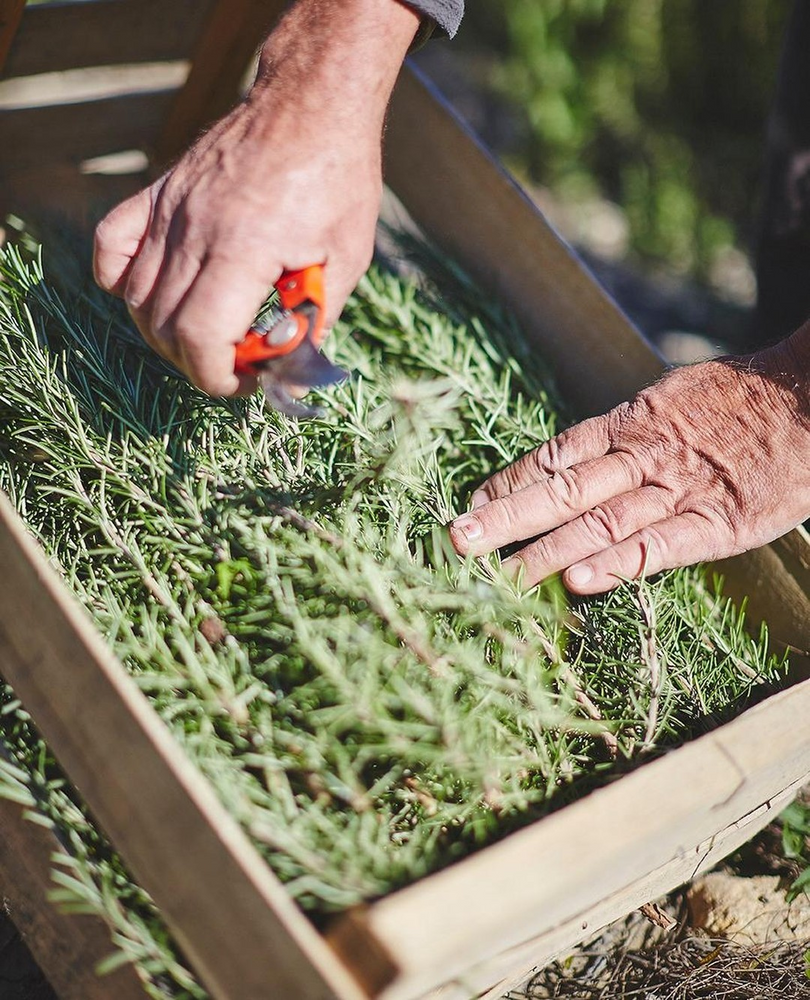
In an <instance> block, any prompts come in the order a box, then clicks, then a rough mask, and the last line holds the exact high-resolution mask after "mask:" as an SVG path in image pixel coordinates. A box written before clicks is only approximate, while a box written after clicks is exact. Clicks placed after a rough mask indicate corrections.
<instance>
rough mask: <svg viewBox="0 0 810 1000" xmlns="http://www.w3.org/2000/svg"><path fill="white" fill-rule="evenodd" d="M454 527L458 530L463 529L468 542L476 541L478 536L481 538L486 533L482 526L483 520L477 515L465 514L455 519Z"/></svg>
mask: <svg viewBox="0 0 810 1000" xmlns="http://www.w3.org/2000/svg"><path fill="white" fill-rule="evenodd" d="M452 527H453V528H455V529H456V531H461V532H463V534H464V537H465V538H466V539H467V541H468V542H474V541H475V540H476V538H480V537H481V535H483V533H484V529H483V527H482V526H481V522H480V521H479V520H478V518H477V517H470V515H469V514H465V515H464V516H463V517H460V518H458V519H457V520H456V521H453V525H452Z"/></svg>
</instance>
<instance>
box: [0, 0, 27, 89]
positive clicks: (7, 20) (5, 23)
mask: <svg viewBox="0 0 810 1000" xmlns="http://www.w3.org/2000/svg"><path fill="white" fill-rule="evenodd" d="M24 8H25V0H0V73H2V72H3V67H4V66H5V64H6V59H7V58H8V54H9V52H10V51H11V44H12V42H13V41H14V36H15V35H16V34H17V31H18V29H19V27H20V21H21V20H22V15H23V10H24Z"/></svg>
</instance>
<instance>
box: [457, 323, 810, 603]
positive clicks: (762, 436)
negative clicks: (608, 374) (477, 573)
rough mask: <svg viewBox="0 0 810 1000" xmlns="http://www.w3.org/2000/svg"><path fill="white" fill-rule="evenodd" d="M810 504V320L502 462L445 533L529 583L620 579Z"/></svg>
mask: <svg viewBox="0 0 810 1000" xmlns="http://www.w3.org/2000/svg"><path fill="white" fill-rule="evenodd" d="M808 516H810V324H808V325H806V326H805V327H803V328H802V329H801V330H800V331H799V332H798V333H796V334H794V335H793V337H791V338H790V339H789V340H788V341H785V342H784V343H783V344H780V345H779V346H778V347H776V348H772V349H770V350H768V351H763V352H760V353H759V354H755V355H753V356H752V357H748V358H724V359H719V360H716V361H709V362H704V363H702V364H698V365H694V366H693V367H689V368H681V369H678V370H676V371H673V372H671V373H669V374H668V375H666V376H665V377H664V378H663V379H662V380H661V381H660V382H657V383H656V384H654V385H652V386H650V387H649V388H647V389H645V390H644V391H643V392H641V393H640V394H639V395H638V396H636V398H635V399H634V400H632V402H629V403H624V404H622V405H621V406H618V407H616V408H615V409H614V410H611V411H610V412H609V413H607V414H605V415H604V416H600V417H594V418H592V419H590V420H586V421H584V422H583V423H581V424H578V425H576V426H574V427H572V428H570V429H569V430H566V431H564V432H563V433H561V434H559V435H558V436H557V437H555V438H553V439H552V440H550V441H548V442H546V443H545V444H543V445H542V446H541V447H540V448H538V449H536V450H535V451H533V452H531V453H529V454H528V455H526V456H524V457H523V458H521V459H519V460H518V461H517V462H515V463H514V464H513V465H511V466H509V467H508V468H506V469H504V470H503V471H501V472H498V473H496V474H495V475H494V476H492V478H490V479H489V480H487V481H486V482H485V483H484V484H483V486H481V487H480V489H479V490H477V491H476V493H475V494H474V496H473V511H472V512H471V513H469V514H465V515H462V516H461V517H459V518H457V519H456V520H455V521H454V522H453V523H452V524H451V526H450V535H451V538H452V541H453V544H454V545H455V547H456V549H457V551H458V552H459V553H460V554H462V555H467V554H472V555H483V554H485V553H488V552H491V551H493V550H495V549H498V548H501V547H502V546H505V545H509V544H511V543H514V542H519V541H526V540H530V539H535V537H536V536H538V535H539V536H541V537H540V538H537V539H536V540H531V541H528V542H527V544H526V545H525V547H524V548H522V549H521V550H520V551H519V552H518V553H517V554H516V555H513V556H512V557H511V558H509V559H507V560H505V562H504V568H505V569H506V570H507V572H510V573H512V574H514V575H515V576H520V578H521V580H522V584H523V585H524V586H527V587H530V586H533V585H534V584H536V583H539V582H540V581H541V580H543V579H545V578H546V577H547V576H550V575H551V574H553V573H555V572H558V571H560V570H563V571H564V574H563V580H564V582H565V584H566V586H567V587H568V589H569V590H572V591H574V592H575V593H579V594H596V593H602V592H603V591H605V590H610V589H611V588H613V587H615V586H617V585H618V584H619V583H620V582H621V581H622V580H623V579H628V578H636V577H639V576H641V575H651V574H653V573H657V572H658V571H660V570H663V569H670V568H673V567H676V566H686V565H690V564H692V563H695V562H699V561H702V560H714V559H721V558H725V557H727V556H731V555H736V554H737V553H740V552H744V551H746V550H748V549H752V548H755V547H757V546H759V545H764V544H765V543H766V542H769V541H772V540H773V539H774V538H778V537H779V536H780V535H782V534H784V533H785V532H787V531H789V530H790V529H792V528H794V527H796V526H797V525H798V524H800V523H801V522H802V521H803V520H804V519H805V518H807V517H808Z"/></svg>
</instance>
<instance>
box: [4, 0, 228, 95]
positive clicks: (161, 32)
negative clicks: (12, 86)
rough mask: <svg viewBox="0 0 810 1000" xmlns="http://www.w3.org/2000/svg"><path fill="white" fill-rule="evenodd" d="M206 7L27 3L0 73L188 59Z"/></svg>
mask: <svg viewBox="0 0 810 1000" xmlns="http://www.w3.org/2000/svg"><path fill="white" fill-rule="evenodd" d="M210 7H211V2H210V0H94V2H93V3H86V2H85V3H76V2H72V3H71V2H68V3H54V4H46V5H44V6H34V7H28V8H27V9H26V11H25V13H24V15H23V18H22V23H21V24H20V27H19V30H18V32H17V36H16V38H15V39H14V44H13V45H12V46H11V49H10V52H9V55H8V59H7V61H6V65H5V71H4V74H3V75H4V76H7V77H14V76H31V75H35V74H37V73H53V72H57V71H62V70H71V69H82V68H85V67H89V66H109V65H126V64H131V63H151V62H162V61H164V60H165V61H169V60H175V59H187V58H188V57H189V55H190V53H191V51H192V49H193V47H194V44H195V42H196V38H197V35H198V34H199V31H200V28H201V25H202V23H203V21H204V19H205V17H206V15H207V14H208V11H209V9H210ZM0 62H2V60H0Z"/></svg>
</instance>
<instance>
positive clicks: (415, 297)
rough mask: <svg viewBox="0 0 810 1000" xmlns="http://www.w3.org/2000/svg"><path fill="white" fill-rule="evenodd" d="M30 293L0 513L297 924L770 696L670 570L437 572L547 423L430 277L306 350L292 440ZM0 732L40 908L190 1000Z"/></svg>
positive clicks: (392, 884)
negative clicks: (66, 591) (572, 598)
mask: <svg viewBox="0 0 810 1000" xmlns="http://www.w3.org/2000/svg"><path fill="white" fill-rule="evenodd" d="M59 264H60V269H61V271H62V274H63V276H62V278H61V279H60V281H59V282H57V281H56V280H55V279H53V278H49V277H48V276H47V275H45V274H44V273H43V268H42V265H41V260H40V257H39V254H38V253H37V252H36V251H35V250H32V248H31V246H30V245H29V246H28V249H27V250H24V249H20V248H19V247H18V248H14V247H9V248H7V249H6V250H5V251H4V253H3V257H2V276H3V280H2V283H1V284H0V487H2V489H4V490H5V491H6V492H7V493H8V494H9V496H10V497H11V499H12V501H13V503H14V504H15V506H16V508H17V510H18V511H19V512H20V514H21V515H22V517H23V518H24V520H25V522H26V524H27V525H28V527H29V529H30V530H31V531H32V533H33V534H34V535H35V536H36V537H37V538H38V539H39V541H40V542H41V544H42V545H43V547H44V548H45V550H46V551H47V553H48V554H49V555H50V556H51V558H52V559H53V561H54V563H55V564H56V565H57V566H58V567H59V568H60V569H61V572H62V575H63V577H64V580H65V582H66V584H67V585H68V586H69V587H70V589H71V590H72V591H73V592H74V593H75V594H76V595H77V597H78V598H79V600H80V601H81V602H82V603H83V604H84V606H85V607H86V608H87V610H88V612H89V613H90V615H92V617H93V619H94V621H95V623H96V625H97V627H98V628H99V630H100V631H101V633H102V634H103V635H104V636H106V638H107V640H108V642H109V644H110V646H111V647H112V649H113V650H114V651H115V653H116V654H117V655H118V656H119V657H120V659H121V660H122V662H123V663H124V664H125V665H126V667H127V669H128V670H129V672H130V673H131V675H132V676H133V677H134V678H135V680H136V682H137V684H138V685H139V687H140V688H141V689H142V690H143V691H144V692H145V693H146V694H147V696H148V697H149V699H150V700H151V702H152V704H153V705H154V707H155V709H156V711H157V712H158V713H159V714H160V715H161V717H162V718H163V719H164V720H165V722H166V723H167V724H168V726H169V727H170V728H171V730H172V731H173V733H174V735H175V736H176V738H177V740H178V741H179V743H181V744H182V746H183V747H184V749H185V752H186V753H187V754H188V755H189V757H191V758H192V759H193V760H194V761H195V763H196V764H197V766H198V767H199V768H200V769H201V770H202V771H203V772H204V773H205V774H206V775H207V777H208V778H209V779H210V781H211V783H212V784H213V786H214V788H215V789H216V791H217V793H218V794H219V796H220V797H221V799H222V801H223V802H224V803H225V804H226V806H227V807H228V809H229V810H230V812H231V813H232V814H233V815H234V817H235V818H236V819H237V820H238V822H239V823H240V824H241V825H242V827H243V828H244V829H245V830H246V832H247V833H248V835H249V836H250V837H251V839H252V840H253V842H254V843H255V844H256V845H257V847H258V849H259V850H260V851H261V852H262V854H263V855H264V856H265V857H266V859H267V861H268V863H269V864H270V865H271V866H272V868H273V870H274V871H275V872H276V873H277V875H278V876H279V877H280V878H281V879H282V880H283V881H284V883H285V884H286V886H287V888H288V890H289V892H290V894H291V895H292V896H294V897H295V898H296V899H297V900H298V901H299V902H300V904H301V905H302V906H303V907H305V908H306V909H307V910H308V911H309V912H310V913H312V915H313V917H314V918H315V919H319V918H321V917H323V916H324V915H326V914H329V913H331V912H334V911H339V910H341V909H343V908H346V907H348V906H351V905H352V904H354V903H357V902H359V901H361V900H367V899H371V898H374V897H377V896H380V895H382V894H385V893H388V892H390V891H392V890H393V889H395V888H397V887H399V886H402V885H404V884H406V883H408V882H410V881H413V880H415V879H418V878H420V877H422V876H424V875H426V874H428V873H429V872H431V871H434V870H436V869H438V868H440V867H441V866H443V865H446V864H448V863H450V862H452V861H453V860H455V859H457V858H459V857H462V856H464V855H465V854H467V853H469V852H470V851H472V850H474V849H476V848H479V847H481V846H483V845H485V844H487V843H490V842H492V841H493V840H495V839H497V838H498V837H500V836H502V835H504V834H505V833H507V832H509V831H510V830H512V829H514V828H515V827H516V826H518V825H520V824H525V823H528V822H530V821H532V820H534V819H536V818H537V817H539V816H540V815H542V814H543V813H544V812H547V811H548V810H549V809H551V808H556V807H557V806H558V805H560V804H562V803H564V802H565V801H567V800H569V799H570V798H571V797H573V796H575V795H579V794H582V793H584V791H586V790H588V789H590V788H591V787H593V786H594V784H596V783H598V782H599V781H600V780H602V779H603V776H604V775H606V774H609V773H616V771H617V770H621V769H626V768H627V767H629V766H631V765H632V764H633V763H634V762H635V761H637V760H641V759H644V758H645V757H648V756H650V755H651V754H653V753H655V752H658V751H659V750H660V749H661V748H664V747H666V746H671V745H673V744H677V743H678V742H680V741H683V740H685V739H687V738H689V737H690V736H692V735H694V734H695V733H697V732H701V731H703V730H705V729H706V728H708V727H711V726H712V725H714V724H716V723H717V722H718V721H719V720H720V719H721V718H724V717H725V716H726V715H728V714H732V713H734V712H736V711H739V709H740V708H741V707H742V706H743V705H744V704H745V702H746V699H747V698H749V696H750V694H751V692H752V689H753V688H754V687H755V686H756V685H757V684H759V683H760V682H763V681H765V682H768V683H772V682H777V681H778V680H779V679H780V678H781V676H782V674H783V666H784V665H783V663H782V662H781V661H779V660H777V659H774V658H771V657H770V656H769V655H768V653H767V651H766V637H765V635H764V633H763V634H762V635H761V636H760V637H759V638H756V639H755V638H751V637H750V636H748V635H747V634H746V633H745V632H744V630H743V621H742V616H741V614H740V613H739V612H738V611H736V610H735V609H734V608H732V607H731V606H730V605H729V604H728V603H727V602H725V601H724V600H722V599H721V598H719V597H718V596H717V595H716V593H715V590H714V587H713V585H712V584H711V583H710V582H708V581H707V579H706V576H705V573H704V571H703V570H701V569H692V570H687V571H679V572H676V573H671V574H668V575H666V576H663V577H662V578H660V579H658V580H656V581H652V582H649V581H648V582H643V583H641V584H628V585H626V586H623V587H622V588H620V589H619V590H618V591H616V592H615V593H613V594H611V595H609V596H607V597H605V598H602V599H599V600H591V601H576V602H568V601H566V599H565V598H564V595H562V593H561V591H560V589H559V587H558V586H555V585H549V586H547V587H545V588H542V589H540V590H537V591H534V592H532V593H529V594H521V593H519V592H518V591H517V590H516V589H515V587H514V586H513V584H511V583H510V582H509V581H508V580H506V579H505V578H503V577H502V576H501V575H500V574H499V570H498V565H497V559H496V558H494V557H493V558H491V559H489V560H482V561H477V562H476V561H472V562H468V563H466V564H465V563H462V562H460V561H459V560H458V559H457V557H456V556H455V555H454V554H453V553H452V550H451V549H450V548H449V546H448V542H447V539H446V535H445V531H444V529H443V525H444V524H446V522H447V521H448V520H449V519H450V518H451V517H453V516H454V515H455V514H456V513H458V512H459V511H460V510H462V509H464V506H465V503H466V498H467V496H468V495H469V491H470V489H471V488H472V487H474V486H475V485H476V484H477V483H478V482H480V481H481V480H482V479H483V478H485V476H486V475H487V474H488V473H489V472H491V471H492V470H493V469H495V468H498V467H501V466H503V465H504V464H506V463H507V462H509V461H511V460H513V459H514V458H516V457H517V456H518V455H520V454H521V453H523V452H524V451H526V450H527V449H529V448H530V447H532V446H534V445H536V444H537V443H538V442H540V441H541V440H543V439H545V438H547V437H548V436H549V435H550V434H551V433H553V431H554V424H555V416H554V411H555V410H559V407H558V406H557V405H556V404H554V403H553V401H552V399H551V397H550V395H549V390H548V389H547V388H544V385H546V386H547V384H548V380H547V379H546V378H545V376H544V373H543V371H542V368H541V367H540V366H539V365H538V363H537V360H536V358H534V357H532V356H531V355H530V354H529V352H528V351H527V350H526V348H525V347H521V341H520V337H519V335H518V331H516V329H515V328H514V324H513V323H512V321H511V320H510V318H509V317H508V316H507V315H505V314H504V313H503V312H502V311H501V310H500V309H499V308H498V307H496V306H493V305H492V304H491V303H488V302H486V301H481V296H480V293H477V292H476V291H475V290H474V289H473V288H472V287H471V286H470V285H469V284H467V283H465V282H464V279H463V278H462V277H460V276H458V275H451V274H449V273H447V272H446V271H444V272H442V273H441V275H440V276H439V278H438V279H437V280H436V281H435V282H434V283H432V284H431V283H429V282H427V281H426V280H425V279H424V278H423V279H422V280H421V283H420V282H417V281H416V280H414V279H405V278H401V277H397V276H396V275H394V274H392V273H389V272H387V271H384V270H382V269H379V268H375V269H372V271H371V272H370V273H369V274H368V275H367V276H366V277H365V278H364V280H363V282H362V284H361V286H360V288H359V289H358V291H357V293H356V294H355V296H354V297H353V298H352V300H351V301H350V303H349V305H348V307H347V309H346V312H345V314H344V318H343V321H342V323H341V324H340V326H339V329H338V330H337V331H336V332H335V334H334V336H333V338H332V341H331V348H330V349H331V350H332V352H333V353H334V355H335V357H336V359H337V361H338V362H339V363H340V364H342V365H343V366H344V367H347V368H349V369H350V370H351V371H352V372H353V373H354V374H353V377H352V379H351V380H350V381H348V382H346V383H345V384H343V385H341V386H338V387H335V388H333V389H331V390H329V391H328V392H327V393H324V394H323V397H322V403H323V406H324V410H323V415H322V416H321V417H320V418H317V419H315V420H312V421H310V422H306V423H300V424H298V423H295V422H292V421H290V420H288V419H287V418H286V417H283V416H279V415H278V414H275V413H272V412H269V411H267V410H265V409H263V408H262V406H261V401H260V399H258V398H253V399H248V400H239V401H222V400H213V399H209V398H207V397H205V396H204V395H202V394H201V393H199V392H197V391H196V390H194V389H193V388H191V387H190V386H189V385H188V384H187V383H186V382H185V381H184V380H183V379H182V378H180V377H179V376H178V375H177V374H176V373H175V372H174V371H173V370H171V369H170V368H169V367H168V366H166V365H164V364H163V363H162V362H161V361H160V360H159V359H157V358H156V357H155V356H154V355H152V354H151V353H150V352H149V351H148V350H147V349H145V348H144V347H143V345H142V343H141V342H140V340H139V338H138V337H137V335H136V334H135V333H134V332H133V330H132V327H131V324H130V322H129V320H128V318H127V317H126V314H125V312H124V311H123V310H122V309H121V308H120V307H119V305H118V304H117V303H115V302H112V301H111V300H109V299H108V298H106V297H104V296H102V295H101V293H99V292H97V291H95V290H93V289H92V288H91V287H90V286H89V285H84V287H82V286H83V279H82V280H80V279H79V278H78V276H77V275H78V274H79V273H80V270H77V269H76V268H75V267H73V268H72V269H71V266H70V262H66V261H65V260H60V261H59ZM436 270H437V273H438V272H440V271H442V269H441V268H437V269H436ZM65 274H68V275H69V277H68V278H65V277H64V275H65ZM0 721H1V723H2V725H1V726H0V739H1V740H2V747H3V755H2V758H0V794H5V795H9V796H12V797H14V798H16V799H17V800H19V801H22V802H24V803H25V804H26V805H27V806H28V807H29V809H30V810H31V813H32V815H35V816H38V817H39V819H40V821H42V822H47V823H50V824H52V825H53V826H54V827H55V828H56V829H57V830H58V831H59V832H60V834H61V836H62V837H63V840H64V843H65V844H66V851H65V855H64V857H63V858H62V859H61V861H60V866H59V868H58V869H57V871H56V872H55V876H54V877H55V880H56V883H57V886H58V889H57V892H56V894H55V895H56V897H57V898H58V899H59V900H60V901H61V902H62V903H63V904H68V905H70V906H73V907H75V908H79V909H85V910H89V911H92V912H96V913H99V914H101V915H102V916H104V917H105V919H107V921H108V922H109V924H110V926H111V929H112V932H113V940H114V943H115V946H116V953H115V955H114V956H113V958H112V959H111V964H113V965H114V964H115V963H117V962H119V961H134V962H136V964H138V967H139V969H140V972H141V974H142V976H143V977H144V981H145V983H146V988H147V991H148V992H149V993H150V995H152V996H155V997H202V996H204V995H205V994H204V992H203V991H202V989H201V988H200V987H199V985H197V984H196V983H195V981H194V978H193V976H192V975H191V973H190V972H189V971H188V970H187V969H186V968H185V967H184V966H183V964H182V962H181V961H180V960H179V959H178V958H177V954H176V952H175V950H174V948H173V946H172V943H171V941H170V938H169V936H168V934H167V933H166V931H165V929H164V928H163V926H162V924H161V922H160V917H159V915H158V914H157V913H156V912H155V910H154V907H153V906H152V904H151V902H150V900H149V899H148V897H147V896H146V894H145V893H144V892H143V891H142V890H140V889H139V888H138V887H137V886H136V885H135V884H134V883H133V882H132V880H131V879H130V878H129V876H128V874H127V872H126V870H125V868H124V866H123V865H122V864H121V862H120V860H119V859H118V858H117V857H116V856H115V854H114V852H113V851H112V850H111V849H110V848H109V846H108V845H106V844H105V843H104V841H103V839H102V837H101V836H100V834H99V833H98V832H97V831H96V830H95V829H94V828H93V826H92V824H91V823H90V822H89V821H88V819H87V818H86V814H85V812H84V810H83V807H82V804H81V802H80V801H79V800H78V799H77V797H76V795H75V793H74V792H73V791H72V789H71V788H70V786H69V785H68V784H67V783H66V782H65V781H64V780H63V778H62V776H61V775H60V773H59V771H58V768H57V767H56V765H55V764H54V762H53V761H52V760H51V758H50V757H49V755H48V753H47V750H46V748H44V747H43V745H42V742H41V740H40V738H39V737H38V735H37V734H36V732H35V731H34V729H33V728H32V727H31V725H30V722H29V719H28V717H27V715H26V713H25V711H24V710H23V708H22V707H21V706H20V705H19V703H18V702H17V701H16V700H15V698H14V694H13V692H12V691H10V690H9V689H7V688H6V689H5V690H4V693H3V695H2V716H0Z"/></svg>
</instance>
